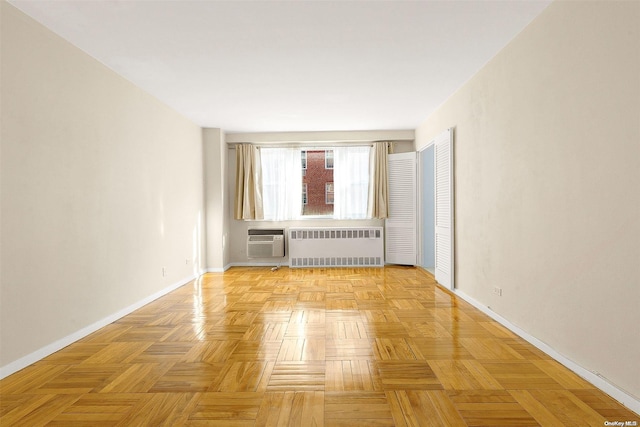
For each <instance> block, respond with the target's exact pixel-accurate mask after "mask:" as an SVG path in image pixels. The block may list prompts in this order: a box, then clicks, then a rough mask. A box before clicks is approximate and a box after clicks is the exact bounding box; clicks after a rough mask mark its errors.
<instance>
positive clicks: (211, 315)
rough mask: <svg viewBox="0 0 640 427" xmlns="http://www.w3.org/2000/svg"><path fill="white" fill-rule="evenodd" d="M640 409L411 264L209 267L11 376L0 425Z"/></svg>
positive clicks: (465, 419)
mask: <svg viewBox="0 0 640 427" xmlns="http://www.w3.org/2000/svg"><path fill="white" fill-rule="evenodd" d="M607 420H608V421H616V420H619V421H620V420H621V421H637V422H640V419H639V417H638V415H637V414H634V413H633V412H632V411H630V410H628V409H626V408H624V407H623V406H621V405H620V404H619V403H618V402H616V401H615V400H613V399H612V398H610V397H609V396H607V395H605V394H604V393H602V392H600V391H599V390H597V389H596V388H594V387H593V386H592V385H591V384H589V383H587V382H586V381H584V380H583V379H581V378H580V377H578V376H577V375H575V374H573V373H572V372H570V371H569V370H567V369H566V368H564V367H563V366H561V365H560V364H559V363H557V362H555V361H554V360H553V359H551V358H550V357H549V356H548V355H546V354H544V353H543V352H542V351H540V350H538V349H536V348H535V347H533V346H531V345H529V344H528V343H527V342H526V341H524V340H523V339H521V338H520V337H518V336H516V335H515V334H513V333H512V332H510V331H508V330H507V329H505V328H504V327H503V326H501V325H499V324H498V323H496V322H494V321H493V320H491V319H490V318H489V317H487V316H486V315H485V314H484V313H481V312H480V311H478V310H476V309H475V308H474V307H472V306H471V305H470V304H468V303H466V302H465V301H462V300H459V299H458V298H457V297H456V296H455V295H454V294H451V293H449V292H447V291H446V290H444V289H442V288H440V287H439V286H436V284H435V282H434V280H433V277H432V276H431V275H429V274H427V273H425V272H423V271H422V270H420V269H416V268H408V267H385V268H372V269H365V268H336V269H321V268H320V269H291V270H290V269H288V268H281V269H279V270H277V271H271V269H270V268H263V267H256V268H251V267H237V268H232V269H230V270H228V271H227V272H225V273H215V274H214V273H212V274H205V275H203V276H201V277H200V278H198V279H197V280H195V281H193V282H191V283H189V284H187V285H185V286H183V287H181V288H179V289H176V290H175V291H173V292H171V293H170V294H167V295H165V296H163V297H161V298H159V299H157V300H155V301H153V302H152V303H150V304H147V305H146V306H144V307H142V308H141V309H139V310H137V311H135V312H133V313H131V314H129V315H127V316H124V317H123V318H121V319H119V320H118V321H116V322H114V323H112V324H110V325H107V326H106V327H104V328H102V329H100V330H98V331H96V332H94V333H92V334H90V335H88V336H86V337H84V338H83V339H81V340H79V341H77V342H75V343H73V344H71V345H69V346H68V347H66V348H64V349H62V350H60V351H58V352H56V353H54V354H52V355H50V356H48V357H45V358H44V359H42V360H40V361H38V362H37V363H35V364H33V365H31V366H28V367H26V368H25V369H23V370H21V371H19V372H16V373H15V374H13V375H11V376H9V377H7V378H5V379H3V380H1V381H0V425H1V426H12V427H13V426H29V427H33V426H45V425H47V426H64V427H67V426H70V427H77V426H91V427H95V426H126V427H129V426H212V425H213V426H220V427H224V426H236V427H237V426H242V427H245V426H246V427H249V426H250V427H256V426H276V427H277V426H292V427H293V426H296V427H298V426H302V427H307V426H312V427H313V426H318V427H319V426H336V427H338V426H348V427H357V426H366V427H374V426H489V425H491V426H500V425H504V426H519V425H522V426H534V425H542V426H573V425H575V426H583V425H587V426H596V425H597V426H602V425H604V422H605V421H607Z"/></svg>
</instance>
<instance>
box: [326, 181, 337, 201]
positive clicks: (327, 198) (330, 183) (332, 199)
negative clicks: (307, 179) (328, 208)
mask: <svg viewBox="0 0 640 427" xmlns="http://www.w3.org/2000/svg"><path fill="white" fill-rule="evenodd" d="M329 188H331V191H329ZM329 194H331V200H329ZM334 203H335V187H334V185H333V181H331V182H325V183H324V204H325V205H333V204H334Z"/></svg>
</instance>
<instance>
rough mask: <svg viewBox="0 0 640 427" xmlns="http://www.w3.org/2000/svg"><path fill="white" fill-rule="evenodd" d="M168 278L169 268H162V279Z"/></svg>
mask: <svg viewBox="0 0 640 427" xmlns="http://www.w3.org/2000/svg"><path fill="white" fill-rule="evenodd" d="M166 276H167V267H162V277H166Z"/></svg>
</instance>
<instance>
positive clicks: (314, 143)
mask: <svg viewBox="0 0 640 427" xmlns="http://www.w3.org/2000/svg"><path fill="white" fill-rule="evenodd" d="M376 142H388V143H391V144H393V143H394V142H395V141H370V142H364V141H353V142H350V141H341V142H328V141H327V142H323V141H302V142H267V143H265V142H227V146H228V148H229V149H233V148H235V147H236V145H241V144H249V145H255V146H257V147H259V148H269V147H274V148H289V147H290V148H327V147H329V148H330V147H371V146H373V144H375V143H376Z"/></svg>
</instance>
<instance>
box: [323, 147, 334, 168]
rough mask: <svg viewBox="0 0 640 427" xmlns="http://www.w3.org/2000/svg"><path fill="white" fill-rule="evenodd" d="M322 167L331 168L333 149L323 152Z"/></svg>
mask: <svg viewBox="0 0 640 427" xmlns="http://www.w3.org/2000/svg"><path fill="white" fill-rule="evenodd" d="M324 168H325V169H333V150H327V151H325V152H324Z"/></svg>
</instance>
